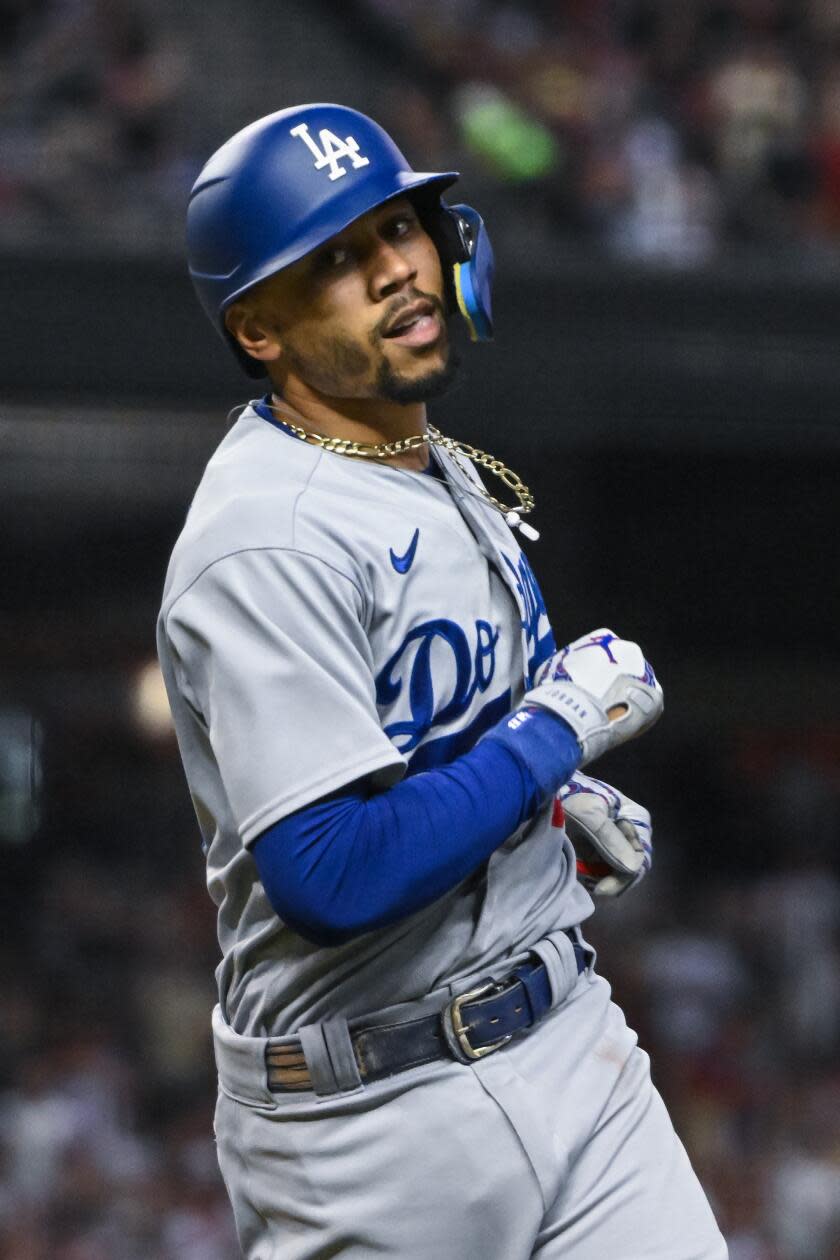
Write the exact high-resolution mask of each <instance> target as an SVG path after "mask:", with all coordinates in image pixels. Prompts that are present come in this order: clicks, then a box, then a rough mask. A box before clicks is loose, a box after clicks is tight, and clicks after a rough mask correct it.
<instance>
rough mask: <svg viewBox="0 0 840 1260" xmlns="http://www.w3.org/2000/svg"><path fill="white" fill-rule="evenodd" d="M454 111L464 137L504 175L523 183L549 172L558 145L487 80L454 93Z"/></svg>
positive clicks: (555, 160) (554, 163)
mask: <svg viewBox="0 0 840 1260" xmlns="http://www.w3.org/2000/svg"><path fill="white" fill-rule="evenodd" d="M455 113H456V117H457V119H458V125H459V127H460V130H461V133H462V135H463V138H464V140H465V141H466V143H467V144H468V145H469V147H470V148H471V149H472V150H473V151H474V153H475V154H476V155H477V156H478V157H480V158H481V159H482V160H483V161H484V162H486V163H487V164H488V165H489V166H491V167H492V169H493V170H494V171H495V173H496V174H497V175H501V176H502V178H504V179H509V180H513V181H515V182H517V183H524V182H527V181H530V180H536V179H542V178H544V177H545V176H546V175H550V174H552V172H554V171H555V170H557V168H558V167H559V165H560V162H561V157H562V155H561V151H560V146H559V144H558V143H557V141H556V140H555V138H554V136H553V135H552V134H551V132H550V131H549V130H548V128H547V127H544V126H543V125H542V123H540V122H538V121H537V120H536V119H535V118H532V117H531V116H530V115H529V114H527V113H526V112H525V111H524V110H522V109H520V108H519V106H518V105H515V104H514V103H513V102H512V101H510V100H509V99H508V98H507V97H506V96H504V95H503V94H502V93H501V92H499V91H498V90H497V89H496V88H494V87H490V86H489V85H488V84H486V83H468V84H466V85H465V86H464V87H463V88H462V89H461V90H460V91H459V92H458V93H457V94H456V102H455Z"/></svg>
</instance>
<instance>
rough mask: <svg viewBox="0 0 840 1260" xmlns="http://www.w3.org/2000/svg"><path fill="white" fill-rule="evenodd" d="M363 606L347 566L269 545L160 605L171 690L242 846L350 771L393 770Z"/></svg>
mask: <svg viewBox="0 0 840 1260" xmlns="http://www.w3.org/2000/svg"><path fill="white" fill-rule="evenodd" d="M363 612H364V601H363V597H362V593H361V591H360V590H359V588H358V587H357V586H356V584H355V583H354V582H353V580H352V579H351V578H350V577H348V576H347V575H346V574H344V573H342V572H340V571H339V570H337V569H335V568H333V567H332V566H331V565H329V564H328V563H326V562H325V561H323V560H321V559H319V558H317V557H314V556H310V555H303V554H301V553H299V552H296V551H287V550H283V549H275V548H271V549H265V550H249V551H242V552H238V553H236V554H235V555H231V556H227V557H225V558H224V559H222V560H218V561H216V563H215V564H212V565H211V566H210V567H209V568H208V569H206V570H205V571H204V572H203V573H202V574H201V576H200V577H199V578H198V579H197V580H196V581H195V582H194V583H193V584H192V585H191V586H190V587H189V589H188V590H187V591H185V592H184V593H183V594H182V595H181V596H180V597H179V598H178V599H177V600H176V601H175V602H174V603H173V605H172V607H171V609H170V610H169V613H168V615H167V617H166V621H165V627H166V636H167V639H168V645H169V647H170V649H171V653H172V659H173V664H174V672H175V677H176V679H177V682H178V688H179V691H181V693H182V695H183V697H184V699H185V700H186V702H187V703H188V704H189V706H190V707H191V709H192V710H193V713H194V715H195V717H196V719H197V720H198V721H199V722H200V723H201V724H202V725H203V726H204V727H205V729H206V732H207V736H208V738H209V742H210V745H211V748H212V751H213V755H214V758H215V760H216V763H217V765H218V768H219V774H220V776H221V780H222V783H223V786H224V790H225V795H226V796H227V799H228V801H229V803H230V807H231V811H232V815H233V817H234V819H235V821H236V824H237V827H238V830H239V834H240V836H241V838H242V841H243V842H244V843H245V844H249V843H250V842H251V841H252V840H254V839H255V838H256V836H258V835H259V834H260V833H261V832H262V831H264V830H265V828H266V827H268V826H270V825H271V824H272V823H274V822H277V821H278V820H279V819H280V818H283V817H285V815H286V814H289V813H292V812H293V811H294V810H297V809H300V808H302V807H303V806H304V805H308V804H309V803H310V802H311V801H314V800H317V799H318V798H319V797H322V796H324V795H326V794H327V793H329V792H333V791H336V790H337V789H339V788H341V787H344V786H345V785H347V784H349V783H351V782H353V781H355V780H357V779H360V778H363V777H366V776H370V775H377V776H378V779H379V782H380V783H381V785H382V786H388V785H390V784H391V783H394V782H395V781H396V780H397V779H399V778H400V777H401V775H402V774H403V773H404V771H405V766H406V761H405V758H404V757H402V756H401V754H400V753H399V752H398V751H397V749H396V748H395V747H394V745H393V744H392V743H391V741H390V740H389V739H388V737H387V736H386V735H385V733H384V731H383V730H382V727H381V725H380V722H379V719H378V714H377V709H376V701H375V688H374V682H373V662H372V656H371V651H370V645H369V642H368V639H367V635H366V633H365V630H364V625H363Z"/></svg>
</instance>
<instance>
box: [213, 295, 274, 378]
mask: <svg viewBox="0 0 840 1260" xmlns="http://www.w3.org/2000/svg"><path fill="white" fill-rule="evenodd" d="M225 328H227V330H228V332H229V333H230V335H231V336H232V337H235V338H236V340H237V341H238V342H239V344H240V346H241V347H242V349H243V350H244V351H245V353H246V354H250V356H251V358H252V359H259V360H260V362H261V363H275V362H276V361H277V359H279V358H280V355H281V354H282V347H281V345H280V341H279V339H278V337H277V332H276V330H275V329H273V328H272V327H271V325H270V324H269V323H268V322H267V321H266V320H263V319H261V318H260V315H259V313H258V312H257V311H255V310H254V309H253V308H252V307H250V306H249V305H247V304H246V303H245V302H234V303H233V305H232V306H231V307H229V308H228V310H227V311H225Z"/></svg>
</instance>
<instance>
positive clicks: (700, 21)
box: [360, 0, 840, 265]
mask: <svg viewBox="0 0 840 1260" xmlns="http://www.w3.org/2000/svg"><path fill="white" fill-rule="evenodd" d="M360 7H361V8H362V9H363V10H364V11H366V12H368V13H371V14H376V15H377V16H378V17H379V19H380V20H381V21H383V22H384V23H386V24H387V26H388V30H389V32H390V35H391V37H392V38H393V39H394V40H395V41H397V42H402V43H403V44H408V45H409V46H410V47H411V48H412V50H413V51H414V52H415V53H416V54H417V55H418V57H419V59H420V61H421V62H422V63H423V64H424V65H425V66H426V67H427V68H428V69H429V71H430V72H431V73H432V74H433V75H434V77H435V79H436V81H437V82H436V90H435V91H434V92H430V93H429V94H428V95H427V96H426V97H425V99H424V100H423V103H424V105H425V110H424V109H421V108H419V106H418V104H417V103H416V102H415V100H414V99H412V101H411V105H410V107H411V110H412V112H413V113H414V114H415V116H416V117H417V119H418V120H419V119H421V118H422V117H423V115H424V114H425V116H426V118H427V120H428V121H427V125H426V131H427V135H426V136H425V137H424V136H423V135H422V134H420V135H418V137H417V142H416V148H417V149H418V150H419V151H420V152H423V151H424V150H425V149H426V147H427V146H428V143H429V142H431V141H433V140H434V138H435V132H436V124H437V122H438V119H437V117H436V116H437V114H438V112H439V110H440V104H439V103H438V102H441V101H442V102H443V103H444V108H445V110H446V113H447V115H448V120H449V122H450V123H451V124H452V125H453V126H454V127H455V128H457V130H458V131H459V132H460V135H461V137H462V139H463V141H464V142H465V144H466V146H467V148H468V149H469V150H470V151H471V152H472V154H473V155H474V156H475V157H476V158H477V159H478V160H479V162H480V163H482V164H483V165H484V166H485V168H487V169H489V170H491V171H493V172H495V174H496V176H497V177H498V179H499V181H501V182H504V183H507V184H509V185H511V186H512V187H514V188H518V189H520V190H522V189H523V188H525V187H527V188H529V189H530V190H531V196H530V197H529V201H528V206H529V212H530V211H531V210H532V207H533V205H534V202H535V199H536V198H535V195H534V194H536V193H539V194H540V195H541V198H542V201H543V205H544V208H545V212H546V216H547V221H548V226H549V228H550V230H551V231H552V232H553V233H560V234H561V235H563V236H565V237H567V238H568V239H570V240H572V241H574V242H576V243H579V242H581V241H587V242H589V243H590V244H591V245H592V246H594V247H597V248H599V249H601V250H605V251H607V252H609V253H610V254H614V255H617V256H620V257H625V258H631V259H634V260H660V261H664V262H667V263H671V264H674V265H692V264H696V263H701V262H703V261H705V260H707V259H709V258H711V257H713V256H715V255H716V254H718V253H719V252H720V251H721V250H722V249H725V248H726V247H727V246H733V247H737V246H742V247H743V246H747V247H755V246H758V247H761V248H763V249H764V250H765V251H767V250H780V249H781V250H785V251H787V250H790V249H791V248H793V249H794V250H795V251H796V252H797V254H803V253H804V254H806V255H808V254H814V256H815V257H818V258H820V259H822V258H823V257H824V256H825V255H826V254H831V252H832V247H833V246H834V245H836V241H837V236H838V231H840V4H838V3H837V0H684V2H681V3H678V4H675V3H673V2H672V0H571V2H570V3H564V4H559V3H556V0H437V2H434V0H433V2H428V0H424V2H423V3H420V2H419V0H364V3H363V4H362V5H361V6H360ZM442 85H445V88H446V91H445V94H443V95H441V90H440V89H441V86H442Z"/></svg>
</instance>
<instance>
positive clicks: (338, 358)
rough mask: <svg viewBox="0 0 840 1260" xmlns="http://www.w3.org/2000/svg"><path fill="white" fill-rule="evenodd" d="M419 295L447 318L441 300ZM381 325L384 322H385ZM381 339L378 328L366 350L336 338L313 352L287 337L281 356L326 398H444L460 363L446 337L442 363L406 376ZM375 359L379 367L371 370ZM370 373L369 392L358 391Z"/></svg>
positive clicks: (406, 400)
mask: <svg viewBox="0 0 840 1260" xmlns="http://www.w3.org/2000/svg"><path fill="white" fill-rule="evenodd" d="M419 296H422V297H428V298H429V299H430V300H431V301H432V302H433V303H434V304H435V307H436V308H437V309H438V311H439V313H440V317H441V319H442V320H445V315H444V310H443V304H442V303H441V302H440V301H439V299H437V298H435V297H434V296H432V295H430V294H419ZM390 317H391V316H390V313H389V318H390ZM382 323H383V324H384V323H386V320H384V319H383V321H382ZM382 340H383V339H382V336H381V332H380V329H379V328H377V329H374V331H373V332H372V333H371V335H370V344H369V347H368V346H365V345H364V344H359V342H358V341H356V340H354V339H352V338H350V337H347V336H342V335H335V334H334V335H333V336H331V337H327V338H324V340H322V341H321V342H320V344H319V345H318V346H317V349H313V347H312V345H311V344H306V345H299V344H298V343H297V341H296V339H294V338H293V337H289V336H287V337H286V338H285V343H284V354H285V357H286V361H287V363H288V364H289V366H290V367H291V368H292V369H293V370H294V372H295V374H296V375H297V376H299V377H300V378H301V379H302V380H304V381H306V383H307V384H308V385H310V386H312V388H314V389H316V390H318V392H319V393H321V394H324V395H325V396H326V397H328V398H358V397H365V396H366V395H367V396H368V397H375V398H383V399H387V400H388V401H389V402H397V403H416V402H427V401H428V400H429V399H432V398H439V397H440V395H441V394H444V393H445V392H446V391H447V389H448V388H449V386H450V385H451V384H452V382H453V380H454V379H455V376H456V374H457V371H458V368H459V366H460V362H461V360H460V356H459V355H458V353H457V351H456V350H455V349H454V348H453V346H452V343H451V342H450V341H449V340H448V336H447V346H446V358H445V360H444V362H443V363H441V364H439V365H438V366H436V367H430V368H429V369H428V371H426V372H424V373H422V374H420V375H416V374H412V375H410V376H409V375H404V374H402V373H401V372H399V371H398V370H397V369H396V368H394V367H393V365H392V364H391V363H390V362H389V361H388V359H387V358H386V357H385V355H384V352H383V350H382ZM372 356H373V357H372ZM377 357H378V358H379V359H380V361H379V365H378V366H377V367H376V369H375V370H373V363H374V362H375V359H376V358H377ZM371 373H372V374H373V383H372V388H371V389H370V393H368V391H367V390H363V391H362V392H359V385H360V384H361V383H362V382H363V381H364V379H365V377H367V378H368V380H370V379H371Z"/></svg>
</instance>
